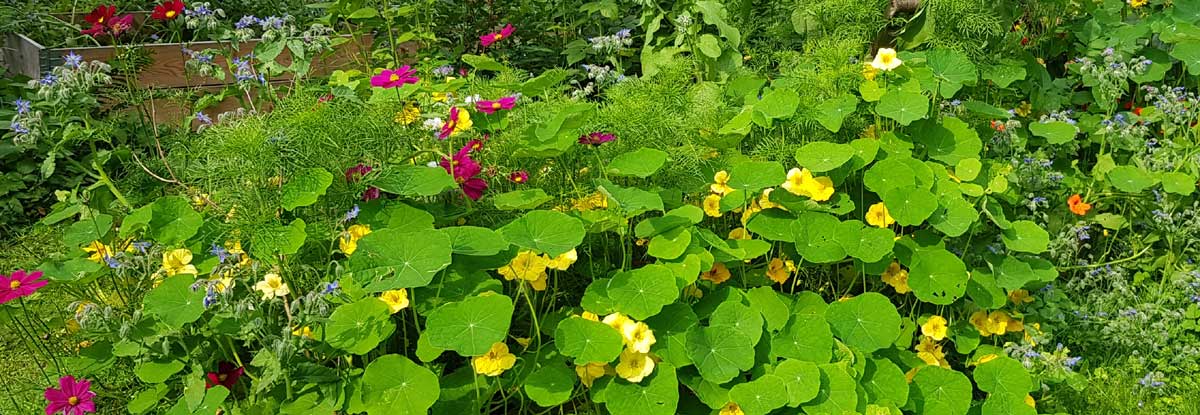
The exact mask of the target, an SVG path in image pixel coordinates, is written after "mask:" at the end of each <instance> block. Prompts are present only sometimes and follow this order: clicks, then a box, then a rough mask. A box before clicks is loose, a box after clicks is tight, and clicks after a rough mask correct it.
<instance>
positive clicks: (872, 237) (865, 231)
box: [837, 220, 896, 263]
mask: <svg viewBox="0 0 1200 415" xmlns="http://www.w3.org/2000/svg"><path fill="white" fill-rule="evenodd" d="M895 237H896V234H895V233H893V232H892V230H890V229H883V228H876V227H874V226H866V225H864V224H863V223H862V222H860V221H857V220H849V221H845V222H842V223H841V225H839V226H838V233H837V240H838V244H840V245H841V246H842V249H843V250H845V251H846V255H849V256H852V257H854V258H858V259H859V260H861V261H863V262H868V263H869V262H876V261H879V260H881V259H883V257H884V256H887V255H889V254H891V253H892V248H893V246H894V245H895V243H896V238H895Z"/></svg>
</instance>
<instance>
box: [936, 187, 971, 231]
mask: <svg viewBox="0 0 1200 415" xmlns="http://www.w3.org/2000/svg"><path fill="white" fill-rule="evenodd" d="M977 220H979V211H977V210H975V206H973V205H971V203H970V202H967V201H966V200H964V199H963V198H962V197H961V196H949V197H943V198H942V199H941V206H939V207H938V209H937V210H935V211H933V215H931V216H930V217H929V224H930V225H933V227H934V229H937V230H939V231H941V232H942V233H944V234H946V236H949V237H956V236H961V235H962V234H964V233H967V231H968V230H970V229H971V225H973V224H974V223H975V221H977Z"/></svg>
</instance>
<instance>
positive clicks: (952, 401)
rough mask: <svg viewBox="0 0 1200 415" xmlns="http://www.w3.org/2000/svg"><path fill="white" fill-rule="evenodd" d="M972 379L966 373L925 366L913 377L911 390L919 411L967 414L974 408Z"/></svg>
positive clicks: (932, 413) (925, 412) (938, 414)
mask: <svg viewBox="0 0 1200 415" xmlns="http://www.w3.org/2000/svg"><path fill="white" fill-rule="evenodd" d="M971 391H972V387H971V381H970V380H969V379H967V377H966V376H965V375H963V374H962V373H959V372H956V371H953V370H950V369H943V368H940V367H937V366H923V367H921V368H920V369H918V370H917V374H916V376H914V377H913V382H912V385H911V389H910V393H911V399H912V401H913V402H914V403H915V404H916V409H917V413H919V414H928V415H965V414H966V413H967V410H968V409H970V407H971Z"/></svg>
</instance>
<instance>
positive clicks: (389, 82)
mask: <svg viewBox="0 0 1200 415" xmlns="http://www.w3.org/2000/svg"><path fill="white" fill-rule="evenodd" d="M420 80H421V78H418V77H417V70H416V69H413V68H412V67H410V66H408V65H404V66H401V67H399V68H396V69H384V70H383V71H382V72H379V75H375V76H372V77H371V86H374V87H379V88H396V87H400V86H404V85H405V84H415V83H417V82H418V81H420Z"/></svg>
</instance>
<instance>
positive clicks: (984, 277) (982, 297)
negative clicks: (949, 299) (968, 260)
mask: <svg viewBox="0 0 1200 415" xmlns="http://www.w3.org/2000/svg"><path fill="white" fill-rule="evenodd" d="M967 296H970V297H971V301H974V302H975V304H976V305H978V306H979V307H982V308H984V309H988V310H995V309H998V308H1000V307H1004V305H1005V304H1007V303H1008V296H1006V295H1005V294H1004V290H1001V289H1000V287H998V286H996V278H995V277H993V276H992V274H990V273H988V272H987V270H986V269H977V270H975V271H974V272H972V273H971V279H970V280H969V281H967Z"/></svg>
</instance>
